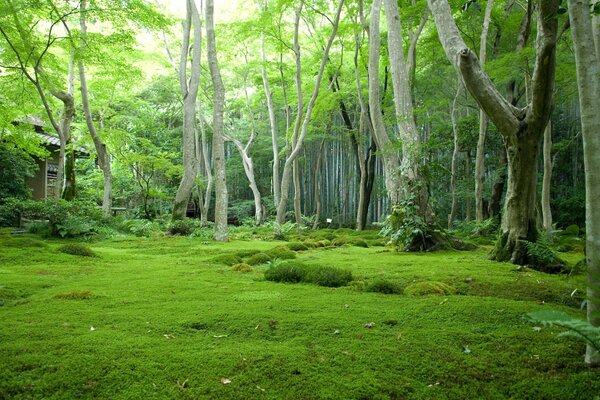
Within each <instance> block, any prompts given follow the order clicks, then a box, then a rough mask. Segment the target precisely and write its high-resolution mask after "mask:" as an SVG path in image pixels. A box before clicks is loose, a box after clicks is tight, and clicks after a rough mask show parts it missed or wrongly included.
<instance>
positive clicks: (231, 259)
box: [212, 254, 243, 267]
mask: <svg viewBox="0 0 600 400" xmlns="http://www.w3.org/2000/svg"><path fill="white" fill-rule="evenodd" d="M212 262H214V263H215V264H223V265H228V266H230V267H231V266H232V265H235V264H239V263H241V262H243V260H242V258H241V257H239V256H236V255H235V254H221V255H218V256H216V257H213V259H212Z"/></svg>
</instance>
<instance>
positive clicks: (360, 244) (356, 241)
mask: <svg viewBox="0 0 600 400" xmlns="http://www.w3.org/2000/svg"><path fill="white" fill-rule="evenodd" d="M352 244H353V245H354V246H357V247H364V248H367V247H369V243H367V241H366V240H363V239H354V240H353V241H352Z"/></svg>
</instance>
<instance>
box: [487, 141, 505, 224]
mask: <svg viewBox="0 0 600 400" xmlns="http://www.w3.org/2000/svg"><path fill="white" fill-rule="evenodd" d="M506 164H508V159H507V157H506V147H505V146H504V143H502V145H501V146H500V160H499V161H498V166H497V167H496V170H497V171H498V176H497V177H496V180H495V182H494V185H493V186H492V194H491V195H490V203H489V204H488V215H489V217H490V218H497V217H499V216H500V202H501V201H502V194H503V193H504V186H505V185H506V177H507V170H506Z"/></svg>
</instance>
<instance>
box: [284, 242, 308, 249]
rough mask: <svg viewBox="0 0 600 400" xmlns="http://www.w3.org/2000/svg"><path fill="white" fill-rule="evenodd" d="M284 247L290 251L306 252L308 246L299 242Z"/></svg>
mask: <svg viewBox="0 0 600 400" xmlns="http://www.w3.org/2000/svg"><path fill="white" fill-rule="evenodd" d="M286 247H287V248H288V249H290V250H292V251H306V250H308V246H307V245H306V244H305V243H300V242H292V243H288V244H286Z"/></svg>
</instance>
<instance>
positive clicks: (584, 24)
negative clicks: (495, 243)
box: [568, 0, 600, 366]
mask: <svg viewBox="0 0 600 400" xmlns="http://www.w3.org/2000/svg"><path fill="white" fill-rule="evenodd" d="M568 4H569V19H570V21H571V29H572V31H573V45H574V48H575V64H576V69H577V86H578V88H579V106H580V109H581V128H582V133H583V157H584V164H585V197H586V204H585V210H586V215H585V217H586V218H585V221H586V222H585V228H586V230H585V237H586V261H587V317H588V322H589V323H590V324H592V325H594V326H600V162H599V159H598V154H600V114H598V110H600V96H598V93H600V78H599V76H600V49H599V47H598V39H600V38H598V37H597V36H595V35H594V34H595V33H596V34H597V33H598V30H597V29H598V28H597V26H595V25H597V24H596V23H597V22H598V21H597V20H596V21H593V22H592V16H591V15H590V6H591V4H592V2H591V1H590V0H569V3H568ZM594 40H596V42H594ZM585 362H586V364H589V365H594V366H597V365H600V352H598V351H597V350H596V349H595V348H594V347H592V346H591V345H590V344H588V345H587V350H586V354H585Z"/></svg>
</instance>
